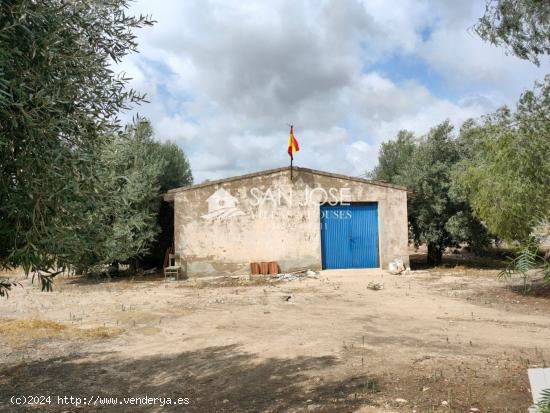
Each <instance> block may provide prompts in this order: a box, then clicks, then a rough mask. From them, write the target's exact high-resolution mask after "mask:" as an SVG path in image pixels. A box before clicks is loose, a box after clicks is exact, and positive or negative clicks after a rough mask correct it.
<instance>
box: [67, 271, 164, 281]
mask: <svg viewBox="0 0 550 413" xmlns="http://www.w3.org/2000/svg"><path fill="white" fill-rule="evenodd" d="M164 280H165V278H164V275H162V271H160V270H159V272H156V273H153V274H130V273H125V272H121V273H119V274H117V275H113V276H111V277H107V276H86V275H76V276H70V277H67V278H65V279H64V281H65V282H64V283H65V284H67V285H96V284H109V283H124V282H127V283H128V282H130V283H145V282H157V281H164Z"/></svg>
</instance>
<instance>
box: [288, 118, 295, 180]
mask: <svg viewBox="0 0 550 413" xmlns="http://www.w3.org/2000/svg"><path fill="white" fill-rule="evenodd" d="M288 126H290V131H291V132H292V128H293V126H294V125H288ZM293 160H294V154H293V153H292V150H291V151H290V181H291V182H292V161H293Z"/></svg>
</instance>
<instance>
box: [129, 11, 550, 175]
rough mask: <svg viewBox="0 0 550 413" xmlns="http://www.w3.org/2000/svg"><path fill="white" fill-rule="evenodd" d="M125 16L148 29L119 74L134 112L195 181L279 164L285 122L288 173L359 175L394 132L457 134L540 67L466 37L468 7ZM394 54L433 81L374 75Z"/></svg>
mask: <svg viewBox="0 0 550 413" xmlns="http://www.w3.org/2000/svg"><path fill="white" fill-rule="evenodd" d="M133 10H135V11H136V12H138V13H139V12H141V13H149V14H152V15H153V17H154V19H155V20H157V21H158V23H157V24H156V25H155V26H154V27H153V28H147V29H143V30H142V31H140V32H139V33H138V36H139V38H138V40H139V44H140V50H141V53H140V54H137V55H132V56H129V58H128V59H127V60H125V61H124V62H123V63H122V64H121V66H120V68H121V69H123V70H125V71H126V72H127V73H128V74H129V75H130V76H131V77H133V78H134V80H133V81H132V86H133V87H135V88H136V89H138V90H140V91H144V92H146V93H147V95H148V100H149V101H150V102H151V103H149V104H146V105H143V106H141V107H139V108H137V111H138V112H139V113H140V114H142V115H145V116H148V117H149V118H150V119H151V120H152V122H153V126H154V127H155V129H156V132H157V135H158V136H159V138H161V139H174V140H176V141H177V142H178V144H179V145H181V146H182V147H183V148H184V150H185V151H186V152H187V153H188V155H189V157H190V160H191V165H192V168H193V172H194V175H195V177H196V178H197V181H201V180H203V179H205V178H209V179H214V178H220V177H224V176H230V175H233V174H238V173H244V172H248V171H253V170H261V169H267V168H271V167H277V166H283V165H286V164H287V163H288V156H287V155H286V142H287V136H288V135H287V133H288V128H287V126H286V124H287V123H288V122H292V123H294V124H295V125H296V136H297V138H298V140H299V142H300V146H301V148H302V150H301V151H300V152H299V153H298V155H297V156H296V164H298V165H302V166H307V167H313V168H318V169H325V170H329V171H335V172H342V173H348V174H354V175H358V174H362V173H364V172H365V170H366V169H370V168H372V167H373V166H374V165H375V164H376V158H377V154H378V147H379V144H380V143H381V142H382V141H384V140H387V139H388V138H391V137H392V136H394V135H395V134H396V133H397V131H398V130H399V129H409V130H413V131H415V132H417V133H425V132H426V131H427V130H428V129H429V128H430V127H431V126H434V125H435V124H436V123H438V122H441V121H443V120H445V119H451V121H452V122H453V123H454V124H455V125H457V126H459V125H460V123H461V122H463V121H464V120H465V119H467V118H468V117H476V116H479V115H481V114H483V113H486V112H488V111H490V110H493V109H495V108H496V107H497V106H499V105H501V104H503V103H511V102H514V101H515V100H516V98H517V95H518V94H519V92H520V91H521V90H523V89H524V88H526V87H530V86H531V85H532V83H533V81H534V80H535V79H537V78H539V79H540V78H542V73H543V72H544V71H545V70H546V71H548V68H540V69H539V68H536V67H535V66H533V65H531V64H530V63H526V62H522V61H519V60H518V59H516V58H514V57H511V56H505V55H504V53H503V52H502V50H500V49H496V48H493V47H491V46H488V45H486V44H484V43H483V42H482V41H481V40H480V39H479V38H478V37H476V36H474V35H472V34H470V33H468V32H467V29H468V27H470V26H471V25H472V24H474V22H475V19H476V18H477V17H478V16H480V15H481V13H482V12H483V10H482V9H481V10H480V7H479V5H478V4H477V2H475V1H473V0H472V1H464V2H455V1H450V0H448V1H431V2H430V1H415V0H403V1H398V2H387V1H384V0H368V1H367V0H363V1H359V0H357V1H353V0H324V1H321V2H318V1H314V0H304V1H290V0H276V1H270V2H250V1H239V2H227V1H221V0H220V1H214V0H211V1H198V0H197V1H185V2H180V1H176V0H167V1H163V2H153V1H152V0H141V1H139V2H138V3H136V4H135V6H134V7H133ZM426 37H427V39H426ZM396 55H402V56H406V57H409V58H413V59H416V60H417V61H421V62H425V64H426V65H427V67H428V68H429V70H430V71H433V72H434V73H435V74H436V75H437V77H438V78H440V79H441V80H440V82H443V85H440V86H439V89H438V90H437V91H436V90H434V87H433V85H432V84H431V83H432V82H431V80H430V78H429V77H427V76H424V77H422V76H420V77H418V76H417V75H418V74H417V73H411V74H406V73H405V75H403V76H399V78H400V79H403V78H404V79H405V80H399V81H397V80H392V79H394V77H393V75H394V74H395V73H391V71H388V69H387V68H386V69H385V70H381V69H371V68H372V67H376V65H377V64H378V63H380V62H384V59H387V58H391V57H392V56H396ZM373 65H374V66H373ZM399 70H400V68H399V67H397V68H395V69H394V71H395V72H397V73H399ZM442 90H443V92H442ZM447 90H448V91H449V93H448V94H446V93H445V92H446V91H447ZM131 115H132V113H129V114H127V115H126V119H128V118H130V117H131Z"/></svg>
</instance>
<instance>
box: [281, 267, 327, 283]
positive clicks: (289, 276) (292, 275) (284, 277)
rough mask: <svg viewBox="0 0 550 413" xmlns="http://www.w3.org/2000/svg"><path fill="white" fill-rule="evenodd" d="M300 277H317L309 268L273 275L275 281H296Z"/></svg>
mask: <svg viewBox="0 0 550 413" xmlns="http://www.w3.org/2000/svg"><path fill="white" fill-rule="evenodd" d="M302 278H318V277H317V273H316V272H315V271H312V270H310V269H303V270H298V271H293V272H288V273H282V274H277V275H275V276H274V278H273V279H274V280H275V281H296V280H299V279H302Z"/></svg>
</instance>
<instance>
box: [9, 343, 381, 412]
mask: <svg viewBox="0 0 550 413" xmlns="http://www.w3.org/2000/svg"><path fill="white" fill-rule="evenodd" d="M94 357H96V358H98V359H102V360H101V361H99V360H98V361H90V360H93V359H94ZM336 363H337V361H336V359H335V358H334V357H329V356H325V357H297V358H291V359H267V360H259V359H257V358H256V357H255V356H254V355H253V354H249V353H245V352H242V351H239V349H238V347H237V346H235V345H228V346H222V347H209V348H205V349H201V350H197V351H190V352H184V353H178V354H175V355H162V356H153V357H147V358H140V359H118V358H116V357H108V358H105V356H104V355H103V354H86V355H85V357H81V356H78V357H77V356H68V357H62V358H57V359H49V360H38V361H31V362H27V363H22V364H19V365H16V366H11V367H9V368H4V369H3V371H0V411H2V412H13V411H29V410H31V409H29V408H28V407H27V408H26V409H25V408H21V409H20V410H17V409H16V408H15V406H12V405H11V404H9V399H10V397H11V395H14V394H16V395H31V394H32V395H52V399H53V400H54V401H56V400H57V398H56V397H57V395H61V396H65V395H66V396H76V397H90V396H92V395H97V396H102V397H120V398H122V397H143V396H150V397H171V398H173V399H174V400H175V399H176V398H178V397H188V398H189V400H190V403H189V405H186V406H164V407H159V406H156V407H153V406H135V405H134V406H124V405H118V406H116V408H114V407H113V406H93V407H90V406H85V407H80V408H75V407H74V406H67V405H65V406H62V405H56V404H52V405H49V406H48V405H46V406H41V407H40V409H39V410H40V411H46V412H72V411H116V412H136V411H155V412H157V411H158V412H175V411H186V412H201V413H203V412H263V411H270V412H283V411H285V412H286V411H296V412H297V411H316V412H334V411H343V412H348V411H349V412H351V411H354V410H355V409H356V408H357V407H358V406H360V405H362V404H365V403H368V401H369V397H370V396H371V395H373V393H374V392H375V391H376V389H377V384H375V383H376V381H375V380H373V379H372V378H369V379H367V378H366V377H351V378H348V379H347V380H345V381H330V380H328V379H326V378H323V374H322V370H323V369H324V368H327V367H330V366H334V365H335V364H336ZM373 383H374V384H373ZM53 396H56V397H55V398H54V397H53ZM308 406H309V408H308ZM33 411H34V410H33Z"/></svg>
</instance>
